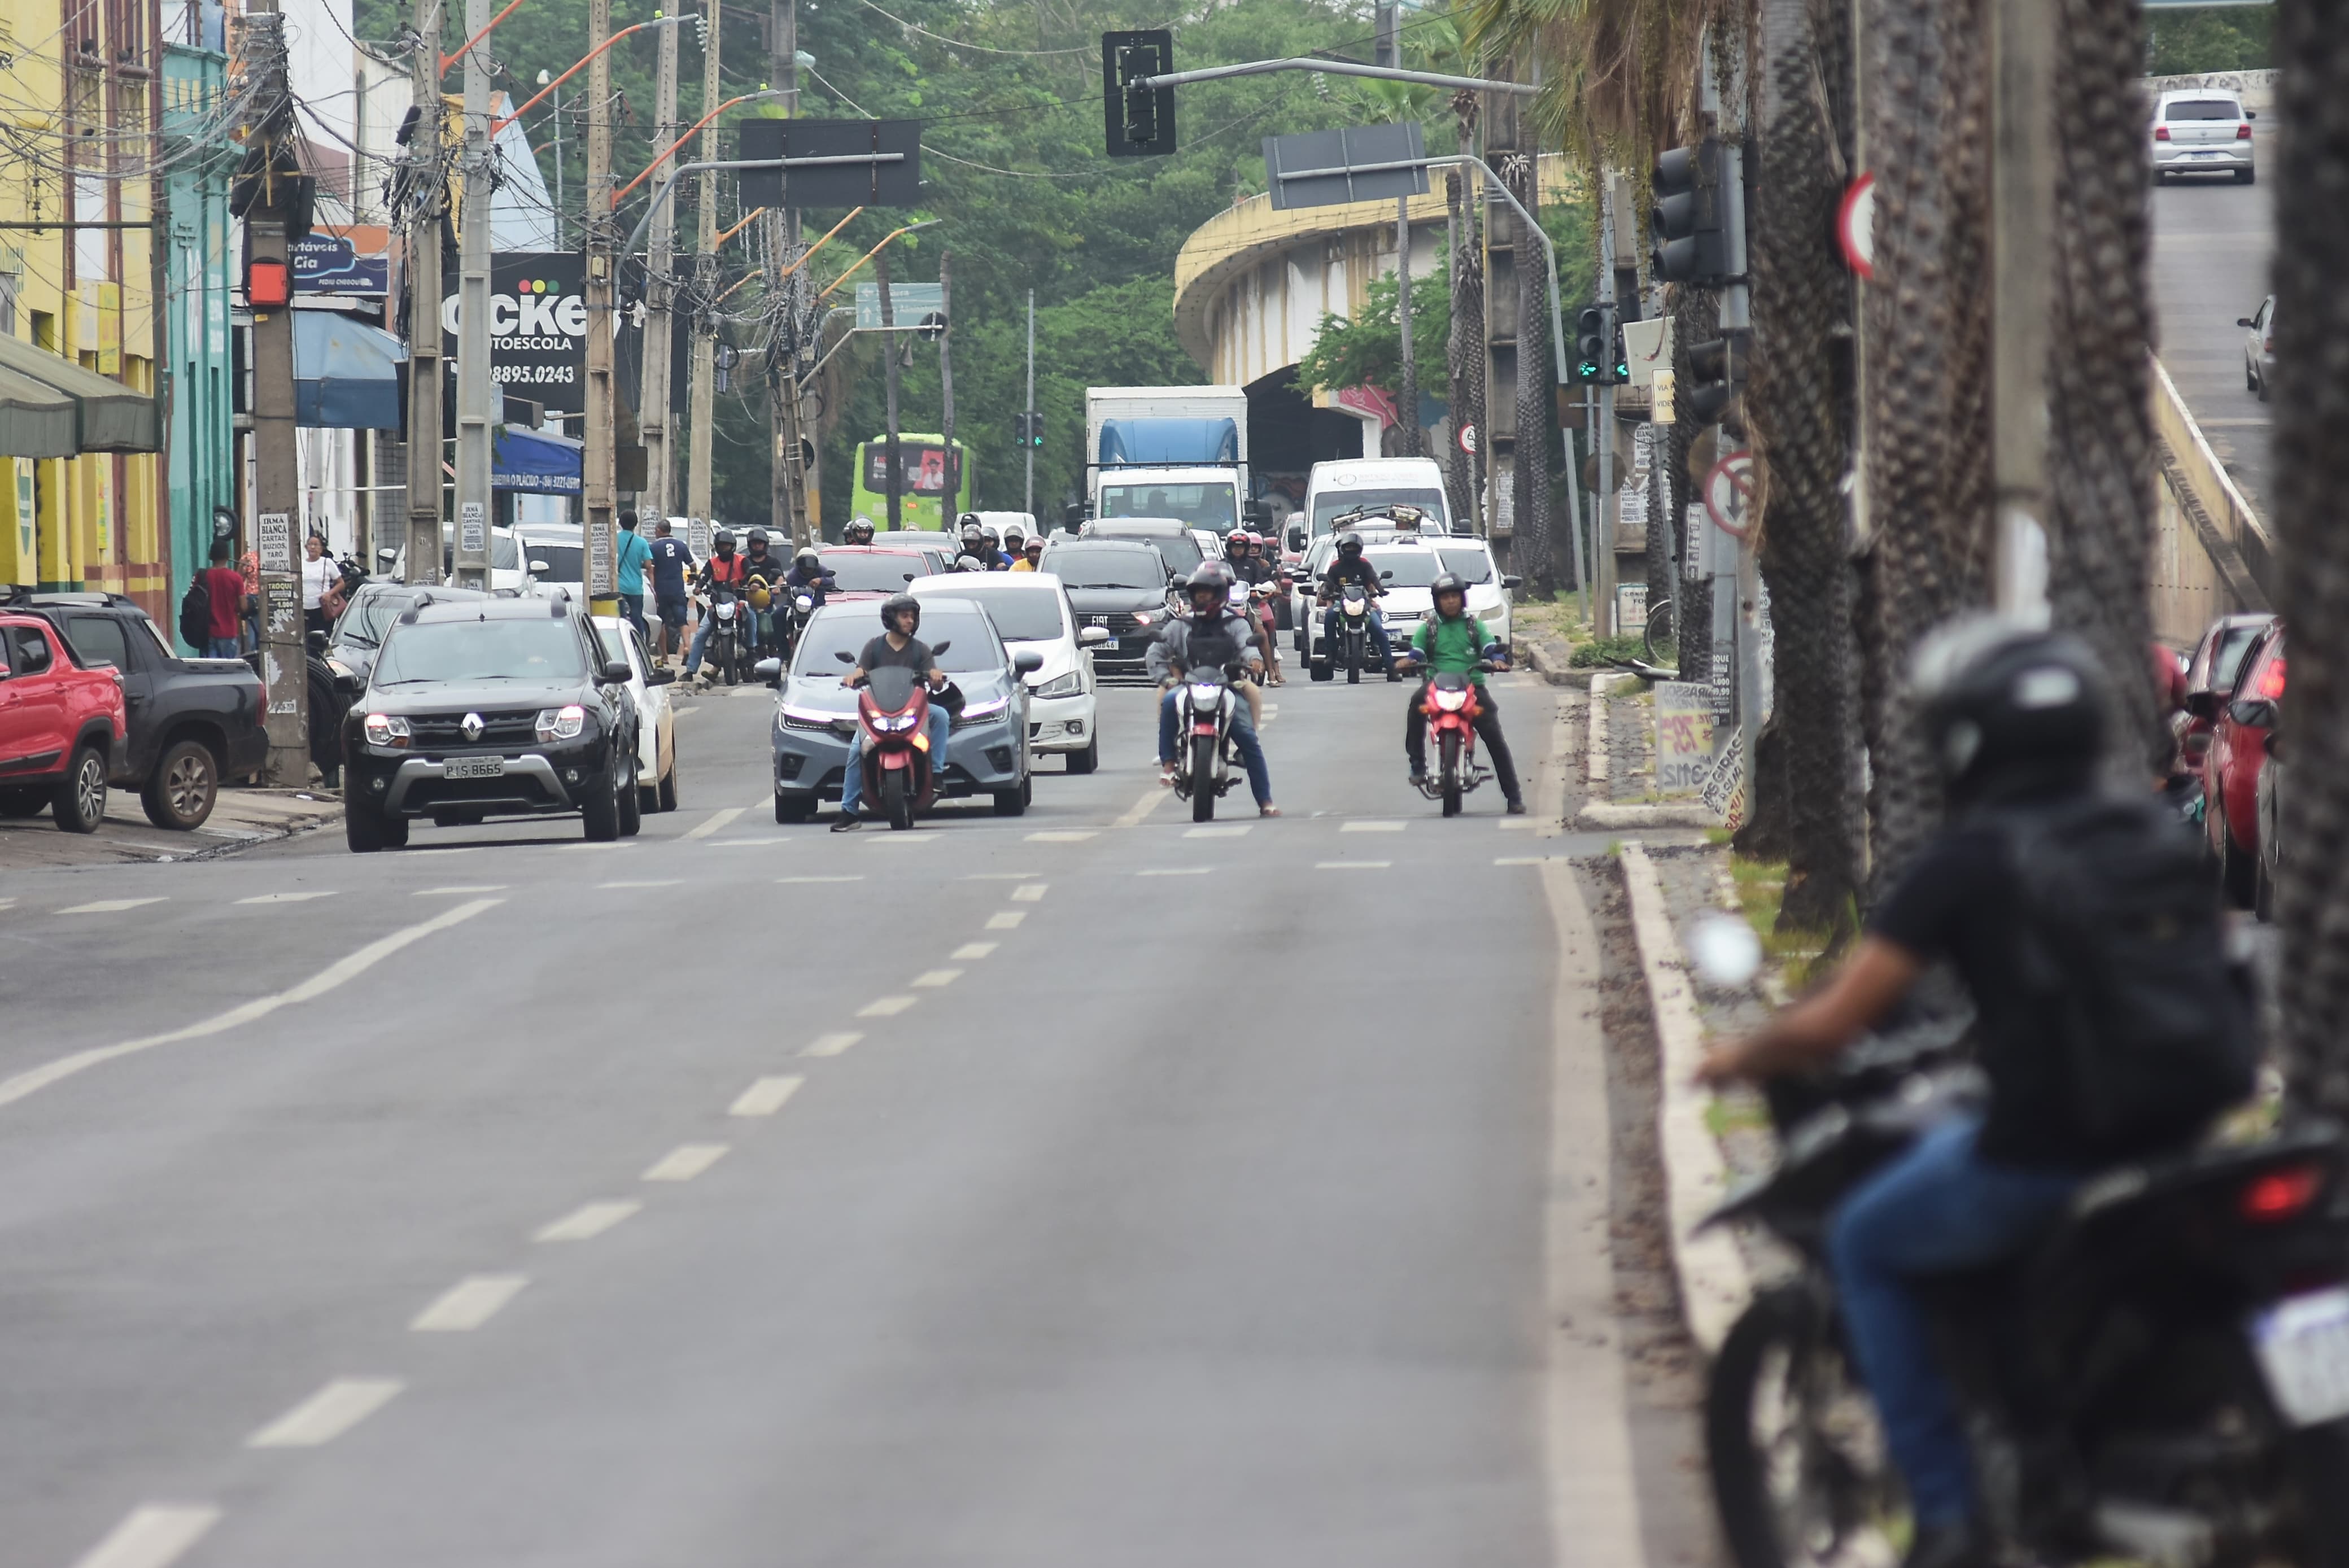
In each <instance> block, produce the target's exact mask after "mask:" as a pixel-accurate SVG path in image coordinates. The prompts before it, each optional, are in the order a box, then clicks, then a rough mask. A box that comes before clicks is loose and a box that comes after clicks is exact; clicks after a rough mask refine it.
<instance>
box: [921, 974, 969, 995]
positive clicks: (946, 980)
mask: <svg viewBox="0 0 2349 1568" xmlns="http://www.w3.org/2000/svg"><path fill="white" fill-rule="evenodd" d="M961 978H962V971H961V970H959V969H925V970H923V971H922V972H921V973H920V974H919V975H915V976H914V982H913V983H914V985H915V986H916V989H920V990H928V991H935V990H936V989H937V988H938V987H939V986H941V985H953V984H954V983H955V982H956V981H957V980H959V979H961Z"/></svg>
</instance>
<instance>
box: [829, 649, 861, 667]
mask: <svg viewBox="0 0 2349 1568" xmlns="http://www.w3.org/2000/svg"><path fill="white" fill-rule="evenodd" d="M832 656H833V658H835V659H838V660H839V661H840V662H841V663H842V664H843V665H853V664H854V663H855V662H856V655H854V654H852V653H850V652H849V651H848V650H847V649H846V648H843V649H841V650H840V652H838V653H836V654H834V655H832Z"/></svg>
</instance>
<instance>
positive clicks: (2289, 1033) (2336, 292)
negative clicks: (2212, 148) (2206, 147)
mask: <svg viewBox="0 0 2349 1568" xmlns="http://www.w3.org/2000/svg"><path fill="white" fill-rule="evenodd" d="M2275 47H2276V58H2277V59H2279V60H2281V61H2282V62H2283V77H2282V82H2281V84H2280V85H2279V88H2278V90H2277V93H2276V118H2277V119H2279V120H2280V121H2282V147H2281V152H2282V157H2281V158H2280V159H2279V160H2278V162H2279V164H2280V165H2281V167H2280V168H2279V169H2278V170H2277V173H2278V174H2279V175H2280V177H2281V178H2280V179H2279V181H2278V183H2279V184H2280V185H2281V186H2282V190H2281V191H2279V193H2278V195H2277V198H2276V250H2275V291H2276V307H2277V309H2278V310H2279V311H2280V312H2283V313H2288V314H2287V315H2286V316H2285V319H2286V320H2288V321H2289V322H2290V323H2291V324H2292V330H2291V331H2290V332H2287V333H2285V334H2284V335H2282V337H2281V338H2280V339H2279V340H2278V353H2277V356H2276V399H2275V409H2276V416H2275V459H2276V477H2275V486H2274V494H2275V521H2276V527H2277V531H2278V532H2279V533H2280V535H2281V536H2282V551H2283V554H2284V558H2285V560H2286V562H2288V567H2289V569H2288V570H2286V571H2285V572H2284V573H2282V582H2281V583H2280V584H2279V586H2280V587H2281V589H2282V594H2281V598H2282V609H2283V613H2284V615H2285V618H2286V619H2287V620H2288V621H2289V622H2290V623H2291V624H2292V685H2291V692H2290V696H2291V703H2292V717H2291V726H2292V728H2291V738H2290V739H2289V741H2288V742H2287V743H2286V744H2287V745H2288V746H2289V748H2290V750H2289V752H2288V755H2289V757H2290V758H2291V769H2292V774H2291V778H2292V788H2291V789H2288V790H2286V791H2285V792H2284V796H2283V801H2282V805H2283V820H2282V843H2283V844H2284V845H2285V846H2286V847H2287V852H2286V853H2285V855H2284V856H2283V858H2282V862H2281V870H2280V875H2279V876H2278V878H2277V885H2276V916H2277V923H2278V924H2279V925H2280V926H2281V927H2282V938H2283V954H2282V963H2281V964H2280V965H2278V969H2279V972H2280V975H2281V985H2280V996H2279V1003H2280V1010H2281V1014H2282V1039H2281V1044H2282V1051H2283V1058H2284V1064H2285V1072H2286V1077H2287V1082H2288V1083H2289V1085H2290V1088H2291V1093H2292V1099H2294V1101H2296V1102H2298V1103H2300V1104H2302V1105H2308V1106H2314V1107H2318V1108H2321V1109H2326V1110H2329V1111H2331V1112H2333V1114H2335V1115H2344V1114H2349V529H2344V528H2343V527H2342V526H2341V518H2340V511H2341V497H2342V496H2343V495H2344V493H2349V444H2344V442H2343V440H2342V438H2341V432H2342V430H2343V429H2344V428H2349V377H2344V376H2343V375H2342V374H2341V370H2340V366H2342V364H2343V363H2344V360H2349V296H2344V294H2343V293H2342V291H2341V287H2340V280H2339V278H2338V276H2337V273H2338V272H2339V267H2340V258H2341V256H2342V255H2343V253H2344V246H2349V29H2344V27H2343V26H2342V24H2341V15H2340V8H2339V6H2338V5H2330V4H2324V3H2323V0H2280V4H2279V5H2277V7H2276V24H2275Z"/></svg>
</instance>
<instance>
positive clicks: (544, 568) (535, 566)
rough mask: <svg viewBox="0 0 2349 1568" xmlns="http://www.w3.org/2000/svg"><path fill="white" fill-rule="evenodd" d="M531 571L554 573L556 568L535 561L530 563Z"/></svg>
mask: <svg viewBox="0 0 2349 1568" xmlns="http://www.w3.org/2000/svg"><path fill="white" fill-rule="evenodd" d="M530 569H531V570H532V571H533V572H552V571H554V567H552V566H549V565H548V564H547V563H546V562H543V561H533V562H531V563H530Z"/></svg>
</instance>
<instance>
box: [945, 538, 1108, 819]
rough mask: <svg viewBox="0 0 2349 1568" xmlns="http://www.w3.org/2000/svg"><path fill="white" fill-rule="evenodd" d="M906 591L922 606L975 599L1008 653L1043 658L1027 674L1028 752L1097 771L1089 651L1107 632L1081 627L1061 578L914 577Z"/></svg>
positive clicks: (1098, 761) (989, 575)
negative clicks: (930, 602)
mask: <svg viewBox="0 0 2349 1568" xmlns="http://www.w3.org/2000/svg"><path fill="white" fill-rule="evenodd" d="M905 591H906V592H907V593H911V594H913V595H914V596H915V597H916V598H917V599H923V600H930V599H968V600H972V601H974V602H976V603H978V605H979V606H980V607H981V608H983V609H985V610H986V612H987V614H988V618H989V619H990V620H992V621H993V622H994V623H995V629H996V631H997V632H998V633H999V634H1000V635H1001V636H1002V638H1003V644H1004V646H1005V647H1007V648H1009V650H1010V651H1011V653H1012V654H1013V655H1019V654H1023V653H1035V654H1040V655H1043V659H1044V662H1043V664H1042V665H1040V667H1038V668H1037V669H1035V670H1032V671H1030V673H1029V675H1028V696H1029V702H1028V748H1029V749H1030V751H1032V752H1036V753H1038V754H1044V753H1048V752H1049V753H1057V754H1059V755H1060V756H1061V757H1065V758H1068V763H1069V771H1070V772H1071V773H1091V772H1092V770H1093V769H1096V768H1098V767H1100V766H1101V729H1100V727H1099V726H1098V725H1097V724H1096V723H1095V722H1094V719H1095V707H1094V698H1093V655H1092V650H1093V648H1094V647H1095V646H1096V645H1099V644H1102V643H1106V642H1108V641H1109V640H1110V634H1109V631H1108V629H1107V628H1106V627H1102V626H1087V627H1084V628H1083V629H1082V630H1080V629H1079V628H1078V626H1077V615H1076V612H1075V611H1074V610H1073V609H1072V608H1071V607H1070V604H1069V594H1068V590H1067V589H1065V588H1063V587H1062V586H1061V580H1060V578H1058V577H1056V576H1054V575H1053V574H1052V573H1049V572H949V573H943V574H941V575H939V576H935V577H917V578H916V579H915V580H914V581H913V582H912V583H909V584H908V585H907V587H906V590H905Z"/></svg>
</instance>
